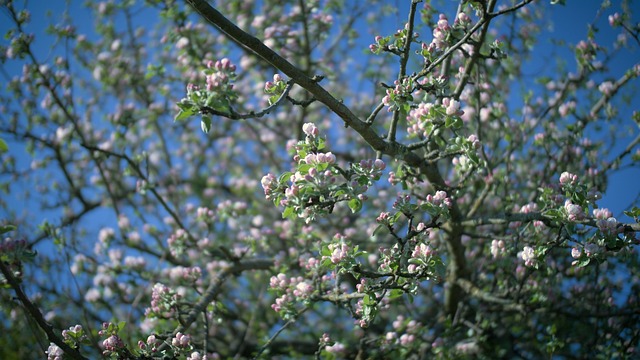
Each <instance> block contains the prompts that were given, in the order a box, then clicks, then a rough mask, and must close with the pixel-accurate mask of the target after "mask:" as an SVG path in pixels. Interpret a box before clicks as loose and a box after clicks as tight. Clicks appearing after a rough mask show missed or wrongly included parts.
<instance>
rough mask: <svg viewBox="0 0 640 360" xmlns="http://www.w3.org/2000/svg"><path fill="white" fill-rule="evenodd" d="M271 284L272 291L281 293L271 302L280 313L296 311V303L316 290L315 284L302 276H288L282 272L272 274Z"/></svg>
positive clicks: (307, 297)
mask: <svg viewBox="0 0 640 360" xmlns="http://www.w3.org/2000/svg"><path fill="white" fill-rule="evenodd" d="M269 286H270V288H271V290H272V291H275V292H276V293H278V294H280V296H279V297H277V298H276V300H275V302H274V303H273V304H271V308H272V309H273V310H274V311H276V312H279V313H284V314H285V316H286V314H288V313H294V312H295V307H294V303H295V302H296V301H300V300H306V299H309V297H310V296H311V295H312V294H313V292H314V287H313V284H312V283H311V282H310V281H309V280H306V279H305V278H303V277H302V276H297V277H291V278H290V277H288V276H287V275H285V274H283V273H280V274H278V275H276V276H272V277H271V279H270V280H269Z"/></svg>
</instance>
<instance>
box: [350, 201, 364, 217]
mask: <svg viewBox="0 0 640 360" xmlns="http://www.w3.org/2000/svg"><path fill="white" fill-rule="evenodd" d="M349 209H351V212H352V213H357V212H358V211H360V209H362V201H360V200H358V199H356V198H353V199H351V200H349Z"/></svg>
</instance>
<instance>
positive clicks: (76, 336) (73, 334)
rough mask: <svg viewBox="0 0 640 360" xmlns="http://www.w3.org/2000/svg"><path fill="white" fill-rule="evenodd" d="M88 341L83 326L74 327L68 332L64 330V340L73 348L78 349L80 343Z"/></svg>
mask: <svg viewBox="0 0 640 360" xmlns="http://www.w3.org/2000/svg"><path fill="white" fill-rule="evenodd" d="M88 339H89V338H88V337H87V335H86V334H85V333H84V329H83V328H82V325H74V326H71V327H70V328H69V329H67V330H62V340H63V341H64V342H65V343H67V344H68V345H69V346H71V347H73V348H76V347H78V346H79V344H80V343H82V342H83V341H85V340H88Z"/></svg>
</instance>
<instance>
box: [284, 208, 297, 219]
mask: <svg viewBox="0 0 640 360" xmlns="http://www.w3.org/2000/svg"><path fill="white" fill-rule="evenodd" d="M293 215H294V211H293V206H287V207H286V208H284V211H283V212H282V218H283V219H286V218H289V217H293Z"/></svg>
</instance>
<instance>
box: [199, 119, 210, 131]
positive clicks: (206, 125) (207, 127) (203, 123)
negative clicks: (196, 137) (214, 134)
mask: <svg viewBox="0 0 640 360" xmlns="http://www.w3.org/2000/svg"><path fill="white" fill-rule="evenodd" d="M200 128H201V129H202V132H203V133H205V134H208V133H209V130H211V117H209V116H206V115H203V116H202V121H200Z"/></svg>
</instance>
